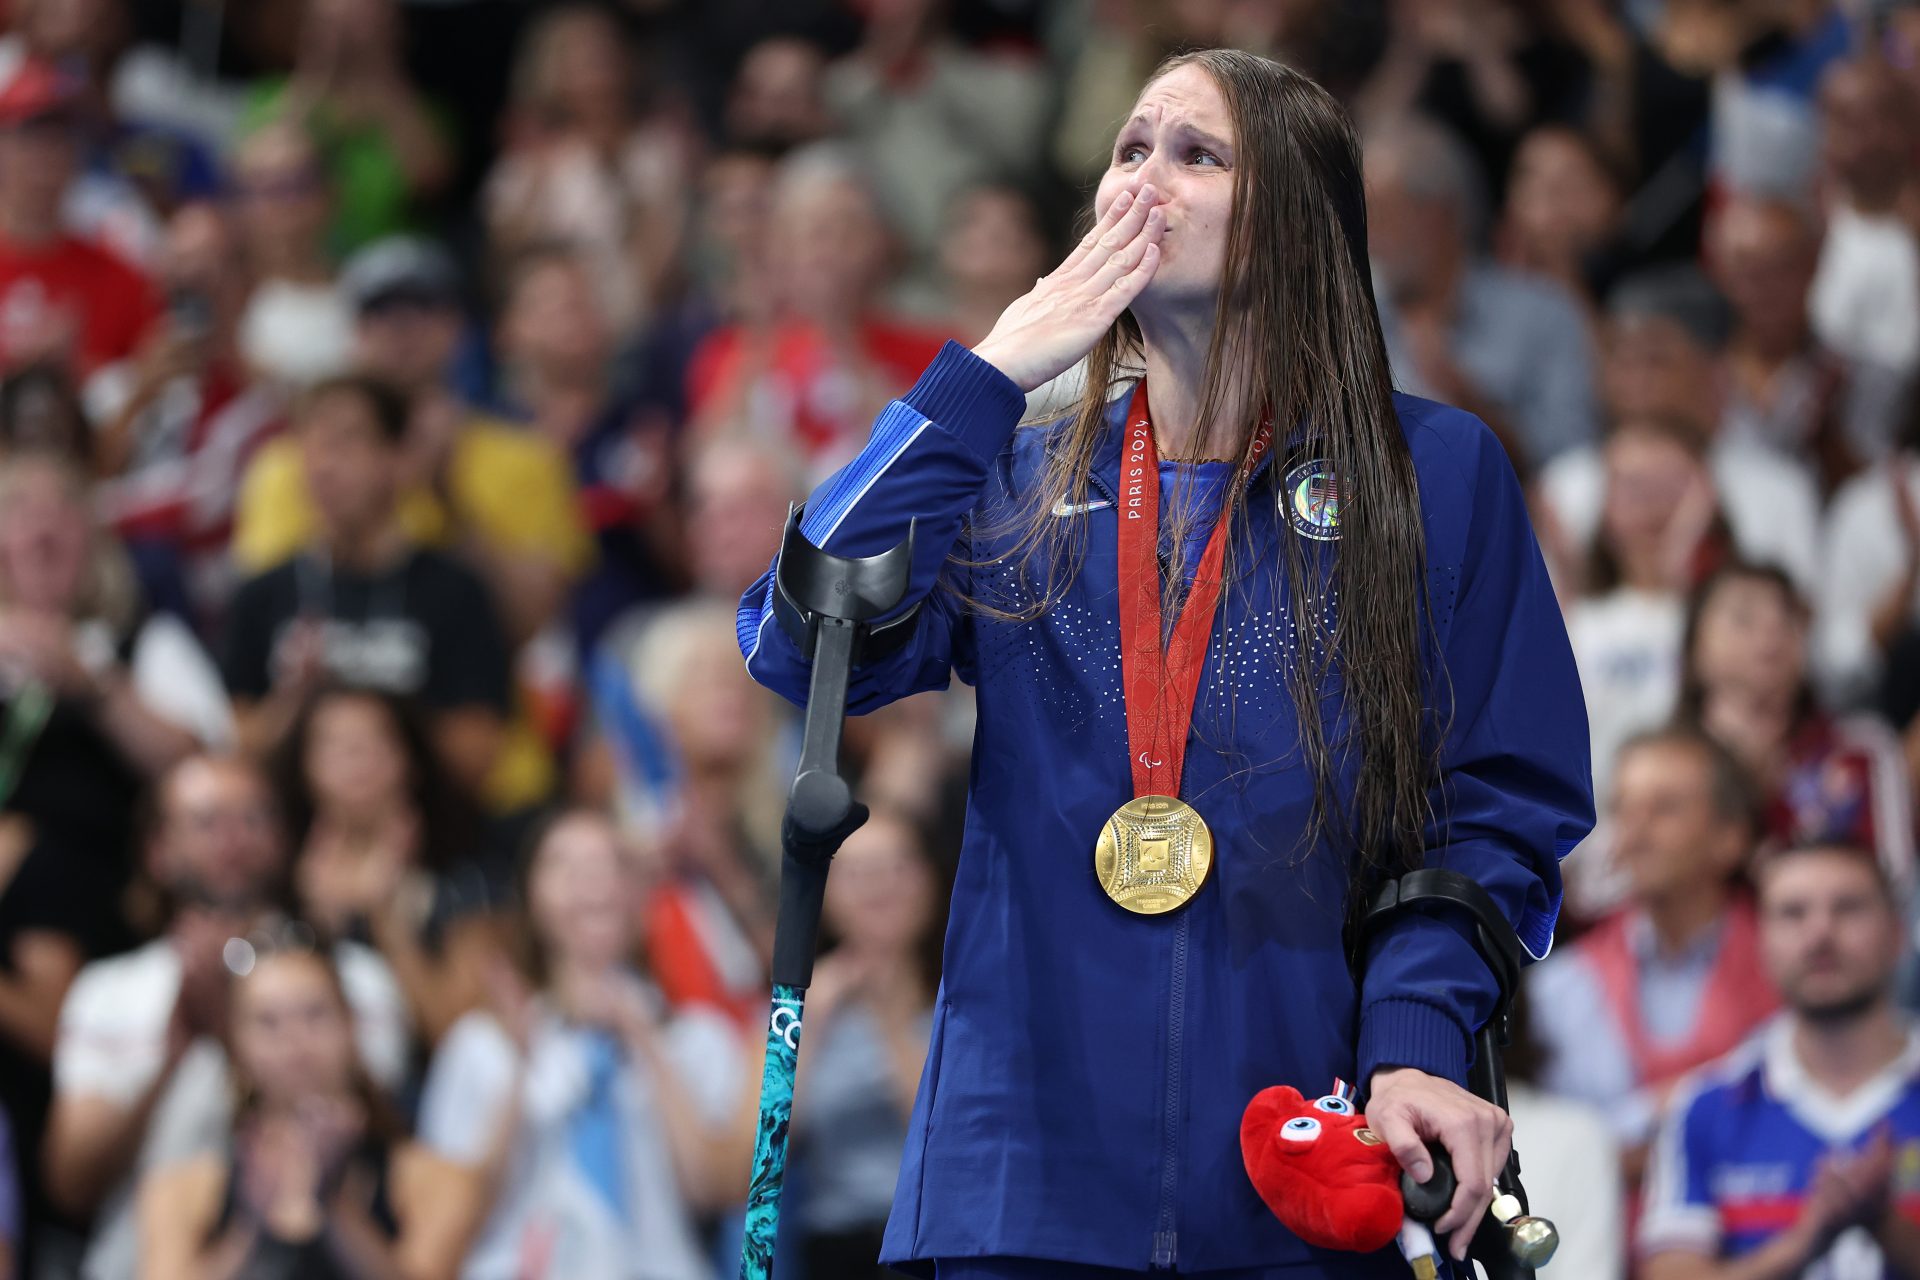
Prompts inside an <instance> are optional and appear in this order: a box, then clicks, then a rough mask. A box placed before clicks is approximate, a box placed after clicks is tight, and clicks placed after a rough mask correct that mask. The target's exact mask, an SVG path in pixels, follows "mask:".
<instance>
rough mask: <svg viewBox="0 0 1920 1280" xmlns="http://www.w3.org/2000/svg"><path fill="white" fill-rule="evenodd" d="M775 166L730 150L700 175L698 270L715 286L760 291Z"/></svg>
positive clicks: (696, 224) (696, 229)
mask: <svg viewBox="0 0 1920 1280" xmlns="http://www.w3.org/2000/svg"><path fill="white" fill-rule="evenodd" d="M773 174H774V164H773V161H772V160H771V159H769V158H768V157H766V156H763V155H758V154H756V153H754V152H751V151H725V152H721V153H720V154H719V155H716V156H714V157H713V158H712V159H711V160H709V161H708V162H707V164H706V167H705V168H704V169H703V170H702V171H701V174H700V201H699V211H698V214H697V216H696V217H695V219H694V228H693V229H694V233H695V241H694V250H693V251H694V254H695V255H696V258H697V262H696V268H695V269H696V270H697V271H699V272H700V273H702V278H703V279H705V280H706V281H707V282H708V283H709V284H710V285H719V284H722V283H725V284H731V285H738V286H744V287H745V288H748V289H755V290H756V292H757V286H760V285H761V284H762V283H763V281H764V273H765V271H766V268H767V266H768V265H769V263H768V259H769V257H770V253H769V243H768V241H769V238H770V234H771V233H770V231H769V225H770V224H769V218H770V216H771V213H772V209H773Z"/></svg>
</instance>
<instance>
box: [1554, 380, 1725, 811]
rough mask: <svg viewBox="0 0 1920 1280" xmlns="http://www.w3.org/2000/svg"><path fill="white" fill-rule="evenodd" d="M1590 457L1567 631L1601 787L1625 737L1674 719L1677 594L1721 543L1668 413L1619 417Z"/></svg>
mask: <svg viewBox="0 0 1920 1280" xmlns="http://www.w3.org/2000/svg"><path fill="white" fill-rule="evenodd" d="M1601 456H1602V460H1603V464H1604V465H1605V467H1606V486H1607V487H1606V496H1605V498H1604V500H1603V503H1602V507H1601V512H1600V526H1599V528H1598V529H1597V530H1595V533H1594V539H1593V544H1592V549H1591V552H1590V553H1589V555H1588V557H1587V563H1586V566H1585V575H1584V582H1583V583H1582V591H1581V594H1580V597H1579V598H1578V599H1576V600H1575V601H1573V603H1572V604H1571V605H1569V606H1568V608H1567V633H1568V636H1569V637H1570V638H1571V639H1572V641H1573V656H1574V660H1575V661H1576V662H1577V663H1578V664H1579V667H1580V687H1581V688H1582V689H1583V690H1584V691H1585V693H1586V698H1587V719H1588V725H1589V728H1590V731H1591V735H1592V739H1593V785H1594V791H1595V792H1596V793H1597V794H1602V795H1604V794H1606V793H1607V788H1608V783H1609V780H1610V778H1611V776H1612V769H1613V758H1614V755H1615V753H1616V752H1618V751H1619V749H1620V746H1621V744H1622V743H1624V742H1625V741H1626V740H1627V739H1628V738H1630V737H1631V736H1633V735H1634V734H1636V733H1638V732H1640V731H1641V730H1644V729H1651V728H1654V727H1656V726H1657V725H1659V724H1661V723H1663V722H1664V721H1666V720H1667V719H1668V717H1670V716H1671V715H1672V714H1673V707H1674V700H1675V698H1676V696H1677V695H1678V693H1679V691H1680V642H1681V636H1682V632H1683V629H1684V625H1685V622H1686V612H1687V608H1686V601H1687V593H1688V591H1689V590H1691V588H1692V587H1693V586H1694V585H1695V583H1696V582H1697V581H1698V580H1699V579H1700V578H1701V577H1702V576H1704V574H1705V572H1706V571H1707V570H1708V569H1710V568H1711V567H1712V566H1713V564H1714V563H1715V562H1716V561H1718V560H1719V559H1721V558H1724V557H1725V556H1726V554H1727V552H1728V550H1729V543H1730V540H1731V535H1730V534H1729V533H1728V530H1727V522H1726V519H1725V517H1723V516H1722V515H1721V514H1720V497H1719V495H1718V494H1717V493H1716V492H1715V490H1714V483H1713V473H1712V472H1711V471H1710V470H1708V468H1707V465H1706V461H1705V459H1704V458H1703V457H1702V456H1701V452H1700V440H1699V437H1698V436H1697V435H1695V434H1694V433H1693V432H1692V431H1691V430H1690V429H1689V428H1688V427H1687V426H1686V424H1685V423H1683V422H1679V421H1677V420H1675V419H1673V418H1662V417H1642V418H1629V419H1626V420H1623V421H1622V422H1621V423H1620V424H1619V425H1618V426H1616V427H1615V428H1614V429H1613V431H1612V432H1611V433H1610V434H1609V435H1608V437H1607V442H1606V444H1605V446H1604V447H1603V448H1602V451H1601Z"/></svg>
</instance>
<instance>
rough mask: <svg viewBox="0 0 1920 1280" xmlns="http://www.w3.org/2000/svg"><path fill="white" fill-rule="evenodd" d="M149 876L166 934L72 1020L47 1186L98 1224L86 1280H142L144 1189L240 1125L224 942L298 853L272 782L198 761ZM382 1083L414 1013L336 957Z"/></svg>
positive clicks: (59, 1071) (59, 1058) (128, 962)
mask: <svg viewBox="0 0 1920 1280" xmlns="http://www.w3.org/2000/svg"><path fill="white" fill-rule="evenodd" d="M144 853H145V861H146V870H147V873H148V875H149V876H150V877H151V879H152V882H153V884H154V886H155V887H156V889H157V890H158V891H159V893H160V894H161V896H163V897H164V898H165V899H166V900H167V902H168V903H169V905H170V908H171V909H170V911H169V912H168V920H167V923H166V928H165V931H164V932H163V933H162V934H161V936H159V937H158V938H155V939H154V940H153V941H152V942H150V943H148V944H147V945H146V946H144V947H141V948H140V949H138V950H136V951H132V952H129V953H127V954H125V955H121V956H115V957H113V958H111V959H107V960H99V961H95V962H94V963H92V964H89V965H88V966H86V967H85V968H84V969H82V970H81V971H80V976H79V977H78V978H76V979H75V980H74V983H73V987H72V989H71V991H70V992H69V993H68V996H67V1000H66V1003H65V1005H64V1006H63V1007H62V1009H61V1014H60V1028H59V1036H58V1040H57V1042H56V1045H55V1048H54V1055H53V1077H54V1102H53V1114H52V1117H51V1120H50V1121H49V1125H48V1135H47V1143H46V1150H45V1174H46V1178H47V1185H48V1189H49V1191H50V1192H51V1195H52V1197H53V1199H54V1200H55V1202H56V1203H58V1204H60V1205H61V1206H62V1207H63V1208H65V1209H66V1210H68V1211H69V1212H71V1213H73V1214H74V1215H76V1216H81V1217H84V1216H86V1215H89V1214H91V1215H92V1217H93V1222H94V1230H93V1236H92V1240H91V1242H90V1245H89V1247H88V1249H87V1253H86V1259H85V1262H84V1265H83V1267H82V1270H81V1274H82V1275H83V1276H85V1277H86V1280H120V1278H123V1277H132V1276H133V1275H134V1274H135V1272H136V1267H137V1263H138V1258H137V1253H136V1246H137V1239H136V1237H137V1231H136V1226H135V1220H134V1202H133V1196H134V1190H135V1188H136V1186H137V1185H138V1182H139V1179H140V1176H141V1175H142V1174H143V1173H144V1172H145V1171H146V1170H149V1169H151V1168H154V1167H156V1166H158V1165H160V1164H163V1163H168V1162H171V1161H175V1160H180V1159H184V1158H187V1157H189V1156H193V1155H197V1154H201V1153H204V1152H207V1151H212V1150H218V1149H219V1148H220V1147H221V1145H222V1144H223V1143H224V1142H225V1140H226V1137H227V1131H228V1124H229V1121H230V1112H231V1086H230V1083H229V1073H228V1063H227V1055H226V1051H225V1049H224V1048H223V1047H222V1041H221V1037H222V1035H223V1032H224V1028H225V1024H226V1018H227V1008H226V994H227V989H228V974H227V968H226V964H225V962H224V960H223V954H222V953H223V951H224V950H225V949H226V947H227V944H228V943H229V941H230V940H231V939H233V938H235V937H239V936H244V935H246V934H248V933H250V932H253V931H254V930H256V929H258V928H260V927H262V925H263V924H265V923H267V922H270V921H271V920H272V919H273V918H274V917H275V915H276V913H275V911H274V906H273V904H274V903H275V901H276V900H277V899H278V898H279V896H280V895H281V893H282V892H283V890H284V885H285V881H286V877H287V861H288V859H287V847H286V843H285V841H284V839H283V836H282V832H281V829H280V821H279V816H278V814H277V813H276V812H275V809H274V806H273V793H272V790H271V788H270V787H269V786H268V784H267V781H266V779H265V778H264V777H262V776H261V774H260V773H259V771H258V770H257V769H256V768H255V767H254V766H252V765H250V764H246V763H243V762H241V761H239V760H233V759H224V758H218V757H210V756H196V757H192V758H190V759H188V760H187V761H185V762H184V763H182V764H180V765H177V766H176V767H175V768H174V769H173V770H172V771H171V772H169V773H168V774H166V775H165V777H164V778H163V779H162V780H161V781H160V782H159V784H158V785H157V790H156V793H155V809H154V815H153V819H152V827H151V831H150V833H149V835H148V839H147V842H146V847H145V850H144ZM334 959H335V962H336V963H337V964H338V966H339V970H340V977H341V982H342V984H343V986H344V988H345V990H346V994H347V999H348V1002H349V1003H350V1004H351V1006H352V1008H353V1012H354V1017H355V1023H356V1030H357V1038H358V1041H359V1048H360V1052H361V1055H362V1057H363V1058H364V1059H365V1061H366V1064H367V1068H368V1071H369V1072H370V1073H371V1075H372V1077H373V1079H374V1080H375V1081H376V1082H377V1083H378V1084H380V1085H381V1086H382V1087H383V1088H386V1089H396V1088H397V1087H398V1086H399V1085H400V1083H401V1078H402V1075H403V1073H404V1071H405V1068H406V1063H407V1057H408V1052H409V1044H408V1039H409V1033H408V1029H407V1024H406V1004H405V1001H404V1000H403V999H402V997H401V994H400V989H399V986H398V984H396V983H395V981H394V979H393V975H392V974H391V973H390V972H389V971H388V969H387V967H386V965H385V964H384V963H383V962H382V961H381V960H380V959H379V957H378V956H377V955H375V954H374V953H373V952H372V951H370V950H369V949H367V948H365V947H362V946H359V945H357V944H354V943H350V942H347V943H341V944H340V945H339V946H338V947H337V948H335V950H334Z"/></svg>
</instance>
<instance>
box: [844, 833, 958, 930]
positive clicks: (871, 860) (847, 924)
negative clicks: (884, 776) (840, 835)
mask: <svg viewBox="0 0 1920 1280" xmlns="http://www.w3.org/2000/svg"><path fill="white" fill-rule="evenodd" d="M933 906H934V878H933V868H932V867H931V866H930V865H929V864H928V862H927V855H926V853H925V852H924V851H923V850H922V849H921V847H920V837H919V835H918V834H917V833H916V832H915V831H914V830H913V828H912V827H910V826H908V825H907V824H906V823H904V822H902V821H900V820H899V819H898V818H895V817H892V816H890V815H876V816H875V817H873V818H871V819H869V820H868V821H867V823H866V825H865V826H863V827H861V828H860V829H859V830H858V831H856V832H854V833H853V834H852V835H850V836H848V837H847V842H846V843H845V844H844V845H842V846H841V847H840V852H839V853H837V854H835V855H834V860H833V875H832V877H830V878H829V879H828V881H827V898H826V919H827V923H828V924H830V925H831V926H832V928H833V931H834V932H835V933H836V934H838V935H839V937H840V939H841V940H842V942H844V943H846V944H848V945H850V946H853V947H856V948H859V949H861V950H871V951H880V952H900V951H905V950H907V949H909V948H911V947H912V946H913V945H914V944H915V943H916V942H917V941H918V940H919V939H920V937H921V935H922V934H923V933H924V932H925V931H926V930H927V928H928V927H929V926H930V925H931V923H932V921H931V916H932V914H933Z"/></svg>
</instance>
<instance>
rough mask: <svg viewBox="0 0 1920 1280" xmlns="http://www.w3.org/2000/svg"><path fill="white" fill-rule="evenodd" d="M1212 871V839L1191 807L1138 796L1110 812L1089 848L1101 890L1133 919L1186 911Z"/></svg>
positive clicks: (1163, 798) (1167, 799)
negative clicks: (1190, 901)
mask: <svg viewBox="0 0 1920 1280" xmlns="http://www.w3.org/2000/svg"><path fill="white" fill-rule="evenodd" d="M1212 866H1213V835H1212V833H1211V832H1209V831H1208V830H1207V824H1206V822H1205V821H1204V820H1203V819H1202V818H1201V817H1200V815H1199V813H1197V812H1196V811H1195V810H1194V808H1193V806H1192V805H1189V804H1188V803H1187V802H1186V801H1184V800H1177V799H1175V798H1174V797H1172V796H1139V797H1136V798H1135V799H1132V800H1129V801H1127V802H1126V803H1125V804H1123V805H1121V806H1120V807H1119V808H1118V809H1116V810H1114V813H1113V816H1112V817H1111V818H1108V819H1107V825H1106V826H1104V827H1102V828H1101V829H1100V839H1099V840H1098V841H1097V842H1096V843H1095V844H1094V847H1093V869H1094V872H1095V873H1096V874H1097V875H1098V876H1099V877H1100V887H1101V888H1102V889H1103V890H1105V891H1106V894H1107V896H1108V897H1109V898H1112V899H1113V900H1114V901H1115V902H1116V903H1118V904H1119V905H1120V906H1123V907H1125V908H1126V909H1127V910H1129V911H1131V912H1134V913H1135V914H1137V915H1143V916H1157V915H1160V914H1162V913H1164V912H1168V911H1172V910H1174V909H1175V908H1176V907H1181V906H1185V905H1186V902H1187V900H1188V899H1189V898H1191V897H1193V895H1194V894H1196V893H1198V892H1200V886H1201V885H1202V884H1204V883H1205V882H1206V879H1207V872H1208V870H1209V869H1211V868H1212Z"/></svg>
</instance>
